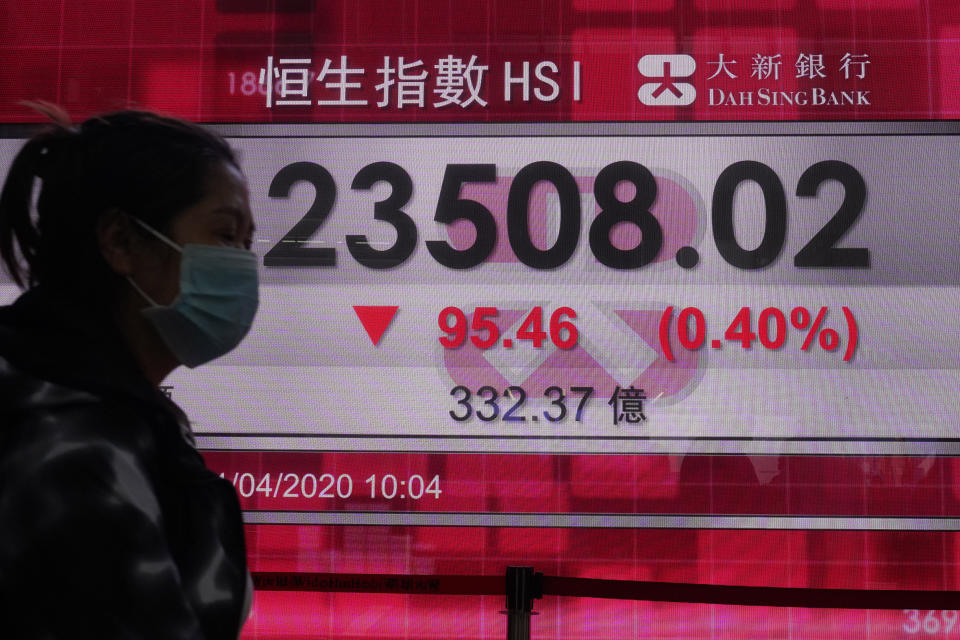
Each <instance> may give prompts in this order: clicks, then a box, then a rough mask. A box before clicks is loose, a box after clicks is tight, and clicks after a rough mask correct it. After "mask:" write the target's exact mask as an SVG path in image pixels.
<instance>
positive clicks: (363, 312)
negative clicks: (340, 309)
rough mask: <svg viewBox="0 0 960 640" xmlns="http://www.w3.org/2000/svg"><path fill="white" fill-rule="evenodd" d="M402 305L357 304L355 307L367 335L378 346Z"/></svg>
mask: <svg viewBox="0 0 960 640" xmlns="http://www.w3.org/2000/svg"><path fill="white" fill-rule="evenodd" d="M399 308H400V307H364V306H356V307H354V308H353V310H354V312H356V314H357V317H358V318H360V324H362V325H363V328H364V330H366V332H367V335H368V336H370V342H372V343H373V346H377V343H378V342H380V338H381V337H382V336H383V332H384V331H386V330H387V327H389V326H390V323H391V322H392V321H393V317H394V316H395V315H397V309H399Z"/></svg>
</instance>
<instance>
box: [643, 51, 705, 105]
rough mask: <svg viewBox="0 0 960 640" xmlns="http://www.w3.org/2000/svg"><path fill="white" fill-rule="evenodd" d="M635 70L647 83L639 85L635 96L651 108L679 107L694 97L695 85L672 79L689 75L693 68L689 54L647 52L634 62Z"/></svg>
mask: <svg viewBox="0 0 960 640" xmlns="http://www.w3.org/2000/svg"><path fill="white" fill-rule="evenodd" d="M637 70H639V71H640V73H641V74H642V75H643V76H645V77H646V78H651V79H654V80H655V82H647V83H645V84H643V85H641V86H640V90H639V91H637V97H638V98H640V102H642V103H643V104H646V105H650V106H654V107H682V106H686V105H688V104H692V103H693V101H694V100H695V99H696V97H697V88H696V87H694V86H693V85H692V84H690V83H689V82H675V80H676V79H678V78H689V77H690V76H692V75H693V72H694V71H696V70H697V63H696V61H695V60H694V59H693V57H691V56H688V55H682V54H674V55H647V56H643V57H642V58H640V60H639V61H638V62H637Z"/></svg>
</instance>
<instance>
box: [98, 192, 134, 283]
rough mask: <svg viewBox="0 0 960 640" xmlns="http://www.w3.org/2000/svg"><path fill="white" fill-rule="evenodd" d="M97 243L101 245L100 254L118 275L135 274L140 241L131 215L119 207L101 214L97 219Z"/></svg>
mask: <svg viewBox="0 0 960 640" xmlns="http://www.w3.org/2000/svg"><path fill="white" fill-rule="evenodd" d="M97 243H98V244H99V246H100V255H102V256H103V259H104V260H106V262H107V264H108V265H110V268H111V269H113V271H114V272H115V273H116V274H117V275H120V276H129V275H132V274H133V272H134V264H135V256H134V254H135V250H136V246H137V244H138V243H137V242H136V238H135V232H134V229H133V228H132V225H131V224H130V216H128V215H127V214H126V213H124V212H123V211H121V210H119V209H110V210H108V211H104V212H103V213H102V214H100V218H99V219H98V220H97Z"/></svg>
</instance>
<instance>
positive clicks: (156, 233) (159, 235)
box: [130, 216, 183, 253]
mask: <svg viewBox="0 0 960 640" xmlns="http://www.w3.org/2000/svg"><path fill="white" fill-rule="evenodd" d="M130 217H131V218H132V219H133V221H134V222H136V223H137V224H138V225H140V227H141V228H143V229H144V230H145V231H147V232H149V233H150V234H151V235H152V236H154V237H155V238H156V239H157V240H160V241H161V242H163V243H164V244H166V245H167V246H169V247H170V248H171V249H174V250H175V251H176V252H177V253H183V248H182V247H181V246H180V245H178V244H177V243H176V242H174V241H173V240H171V239H170V238H168V237H167V236H165V235H163V234H162V233H160V232H159V231H157V230H156V229H154V228H153V227H151V226H150V225H148V224H147V223H146V222H144V221H143V220H141V219H140V218H138V217H137V216H130Z"/></svg>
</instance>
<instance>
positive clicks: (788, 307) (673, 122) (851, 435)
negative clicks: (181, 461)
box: [0, 0, 960, 639]
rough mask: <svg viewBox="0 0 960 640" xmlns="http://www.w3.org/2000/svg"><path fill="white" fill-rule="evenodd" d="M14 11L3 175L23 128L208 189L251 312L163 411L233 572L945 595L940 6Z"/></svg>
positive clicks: (815, 628) (266, 3)
mask: <svg viewBox="0 0 960 640" xmlns="http://www.w3.org/2000/svg"><path fill="white" fill-rule="evenodd" d="M5 9H6V14H5V15H3V16H0V33H2V34H3V35H4V37H3V39H2V41H0V59H3V60H4V62H5V63H6V64H4V66H3V72H2V73H0V96H2V100H0V121H2V122H3V123H4V124H3V127H4V128H3V131H4V137H3V138H2V139H0V168H2V169H3V170H5V168H6V166H8V164H9V161H10V159H11V158H12V157H13V154H15V153H16V150H17V149H18V148H19V146H20V145H21V144H22V142H23V138H24V136H25V135H27V132H28V131H29V125H30V124H31V123H36V122H39V121H40V118H39V117H38V115H37V114H36V113H35V112H33V111H31V110H30V109H29V108H27V107H25V106H23V105H21V104H19V101H21V100H29V99H45V100H49V101H52V102H55V103H57V104H60V105H62V106H63V107H64V108H66V109H67V110H68V111H70V112H71V114H72V115H73V116H74V118H75V119H81V118H84V117H86V116H88V115H90V114H93V113H96V112H99V111H103V110H109V109H117V108H125V107H128V106H133V107H145V108H150V109H156V110H161V111H165V112H170V113H174V114H177V115H181V116H184V117H187V118H191V119H194V120H198V121H201V122H204V123H207V124H209V125H210V126H211V127H213V128H215V129H216V130H218V131H220V132H221V133H223V134H224V135H225V136H226V137H227V138H228V140H229V141H230V143H231V145H232V146H233V147H234V148H235V149H237V150H238V152H239V156H240V158H241V163H242V165H243V169H244V171H245V173H246V175H247V177H248V180H249V186H250V193H251V202H252V204H253V208H254V216H255V218H256V222H257V226H258V232H257V237H256V238H255V245H254V247H255V251H256V252H257V253H258V256H259V258H260V262H261V271H260V275H261V311H260V313H259V316H258V318H257V321H256V324H255V327H254V330H253V332H252V333H251V335H250V336H249V337H248V339H247V340H246V341H245V342H244V343H243V344H242V345H241V347H239V348H238V349H237V350H236V351H234V352H233V353H231V354H229V355H228V356H225V357H223V358H221V359H219V360H217V361H215V362H214V363H211V364H210V365H207V366H204V367H201V368H198V369H196V370H188V369H180V370H178V371H176V372H175V373H174V374H172V375H171V376H170V377H169V378H168V379H167V380H166V381H165V388H166V390H167V391H168V392H169V393H170V394H171V397H172V398H173V399H174V400H175V401H176V402H177V403H178V404H180V405H181V406H182V407H183V408H184V409H185V410H186V411H187V413H188V414H189V415H190V417H191V419H192V421H193V424H194V429H195V431H196V433H197V436H198V437H197V440H198V444H199V446H200V448H201V449H202V450H203V452H204V455H205V458H206V460H207V463H208V465H210V466H211V467H212V468H213V469H215V470H217V471H218V472H219V473H222V474H223V475H224V477H226V478H229V479H230V480H231V481H232V482H233V483H234V485H235V486H236V488H237V491H238V494H239V495H240V499H241V504H242V506H243V508H244V518H245V522H246V523H247V541H248V548H249V554H250V565H251V569H252V570H255V571H318V572H347V573H393V574H419V575H425V574H426V575H429V574H443V575H449V574H467V575H498V574H502V572H503V570H504V569H505V567H506V566H508V565H516V564H524V565H531V566H534V567H535V568H536V569H537V570H539V571H546V572H548V573H550V574H553V575H561V576H573V577H590V578H610V579H635V580H656V581H671V582H694V583H703V584H734V585H758V586H773V587H828V588H859V589H898V588H899V589H930V590H949V589H956V587H957V581H958V578H960V545H958V544H957V534H956V531H957V530H958V528H960V480H958V479H957V478H956V473H955V471H956V470H958V469H960V467H958V458H957V457H956V456H957V455H960V446H958V439H957V435H956V431H957V429H958V428H960V399H958V396H957V389H958V388H960V320H958V319H957V315H956V314H957V311H956V310H957V309H958V307H960V251H958V250H957V248H958V240H960V216H958V214H957V202H958V200H960V181H958V180H957V176H958V175H960V171H958V169H960V166H958V157H960V154H958V151H960V148H958V135H957V134H958V132H960V124H958V122H957V121H956V120H955V119H956V117H957V115H958V114H960V89H958V84H957V83H958V82H960V9H958V8H956V7H954V6H953V4H951V3H948V2H939V1H935V0H817V1H816V2H810V3H802V2H793V1H792V0H744V1H743V2H738V3H729V2H720V1H716V2H714V1H712V0H696V1H695V2H693V1H691V2H686V1H683V0H655V1H653V0H651V1H650V2H618V1H615V0H605V1H592V2H591V1H587V0H566V1H564V2H557V3H546V2H532V1H527V0H523V1H513V2H485V3H470V4H467V3H440V2H429V1H427V0H409V1H403V2H391V3H385V2H330V3H327V2H309V1H305V0H303V1H301V0H286V1H284V0H215V1H214V0H202V1H200V2H181V3H159V2H148V1H139V0H115V1H110V2H102V1H100V2H72V3H63V4H62V5H58V6H52V5H50V4H49V3H38V2H18V3H7V6H6V7H5ZM15 295H16V289H15V288H14V287H13V286H12V284H9V281H2V282H0V299H2V301H3V302H6V301H9V300H12V299H13V298H14V297H15ZM502 608H503V602H502V598H493V597H483V598H480V597H467V596H435V597H429V596H398V595H369V594H364V595H361V594H353V595H351V594H344V593H332V594H324V593H298V592H258V593H257V595H256V598H255V604H254V609H253V614H252V616H251V619H250V621H249V622H248V624H247V626H246V628H245V630H244V635H243V637H244V638H278V639H279V638H306V637H330V638H341V637H342V638H404V639H406V638H410V639H413V638H449V637H457V638H500V637H503V630H504V617H503V616H502V615H500V614H499V611H500V610H501V609H502ZM537 610H538V612H539V613H540V615H539V616H538V617H537V619H536V621H535V627H534V629H535V634H534V637H538V638H620V637H650V638H661V637H662V638H667V637H669V638H703V637H749V638H756V637H795V638H870V639H875V638H904V637H952V636H956V635H960V625H958V624H957V623H958V614H957V612H956V611H942V610H931V609H904V610H899V611H883V612H866V611H859V610H842V609H838V610H830V609H826V610H803V609H786V608H783V609H781V608H758V607H736V606H719V605H690V604H664V603H648V602H620V601H608V600H604V601H601V600H595V599H582V598H580V599H577V598H560V599H552V600H551V599H547V600H544V601H542V602H538V603H537Z"/></svg>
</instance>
